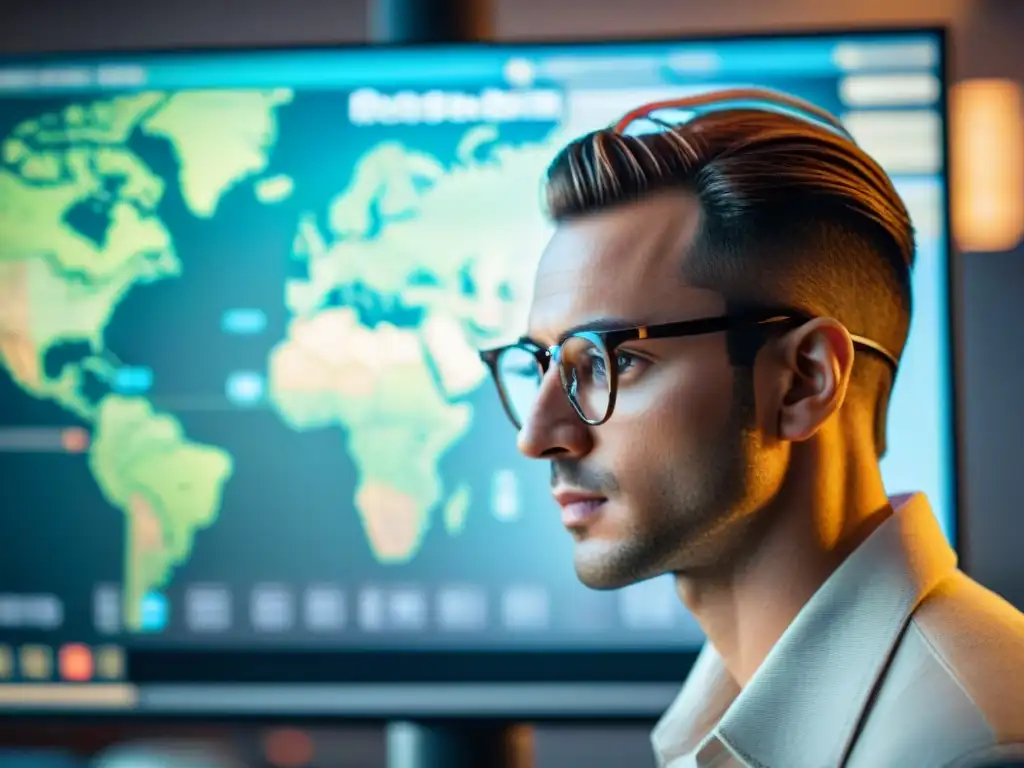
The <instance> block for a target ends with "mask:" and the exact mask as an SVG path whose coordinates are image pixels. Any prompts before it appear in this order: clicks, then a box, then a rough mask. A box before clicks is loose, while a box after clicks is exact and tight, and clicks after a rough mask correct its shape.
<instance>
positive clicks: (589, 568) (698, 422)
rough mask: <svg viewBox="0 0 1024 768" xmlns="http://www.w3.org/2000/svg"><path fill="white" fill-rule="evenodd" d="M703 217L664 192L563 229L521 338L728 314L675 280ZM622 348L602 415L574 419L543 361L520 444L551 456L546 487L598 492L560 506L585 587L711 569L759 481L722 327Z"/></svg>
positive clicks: (737, 531) (544, 340)
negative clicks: (622, 372)
mask: <svg viewBox="0 0 1024 768" xmlns="http://www.w3.org/2000/svg"><path fill="white" fill-rule="evenodd" d="M699 217H700V212H699V207H698V204H697V203H696V201H695V200H694V199H693V198H691V197H690V196H687V195H683V194H681V193H680V194H663V195H659V196H655V197H651V198H650V199H647V200H645V201H643V202H641V203H635V204H631V205H628V206H623V207H619V208H615V209H612V210H609V211H606V212H601V213H599V214H595V215H591V216H587V217H584V218H581V219H578V220H576V221H572V222H569V223H566V224H564V225H562V226H560V227H559V228H558V230H557V231H556V232H555V234H554V236H553V238H552V239H551V241H550V243H549V245H548V247H547V249H546V250H545V252H544V254H543V256H542V258H541V261H540V264H539V267H538V271H537V277H536V283H535V286H534V298H533V304H532V307H531V311H530V319H529V336H530V337H531V338H532V339H534V340H535V341H537V342H538V343H541V344H545V345H550V344H554V343H557V342H558V340H559V336H560V335H561V334H563V333H565V332H566V331H567V330H568V329H570V328H576V327H579V326H582V325H585V324H587V323H591V322H594V321H599V320H602V319H607V318H621V319H622V321H623V323H622V324H623V325H654V324H657V323H666V322H674V321H678V320H687V319H695V318H704V317H714V316H717V315H721V314H723V313H724V312H725V303H724V301H723V299H722V298H721V297H720V296H719V295H717V294H715V293H713V292H710V291H707V290H701V289H696V288H692V287H687V286H686V285H685V284H684V282H683V278H682V270H681V266H680V265H681V263H682V259H684V258H685V257H686V256H685V255H686V253H687V251H688V248H689V246H690V244H691V243H692V241H693V237H694V234H695V232H696V230H697V226H698V223H699ZM618 351H619V353H621V354H623V355H626V356H627V357H624V358H623V357H617V359H618V360H623V361H624V360H629V366H630V373H629V375H628V376H622V377H621V378H620V381H619V387H618V394H617V400H616V403H615V409H614V412H613V414H612V416H611V418H610V419H609V420H608V421H607V422H605V423H604V424H601V425H599V426H596V427H592V426H588V425H587V424H585V423H584V422H582V421H581V420H580V419H579V418H578V417H577V415H576V413H575V411H574V410H573V408H572V406H571V405H570V403H569V401H568V399H567V398H566V396H565V394H564V391H563V390H562V387H561V383H560V382H559V380H558V375H557V373H556V372H554V371H551V372H549V375H548V376H546V377H545V380H544V383H543V385H542V387H541V392H540V395H539V397H538V400H537V402H536V405H535V407H534V409H533V411H532V412H531V413H530V414H528V415H526V417H525V423H524V425H523V428H522V430H521V431H520V434H519V448H520V450H521V451H522V452H523V453H524V454H525V455H526V456H528V457H531V458H538V459H548V460H550V461H551V462H552V485H553V490H555V491H560V490H566V489H568V490H571V491H583V492H586V493H590V494H597V495H599V496H601V497H603V498H604V499H605V501H604V502H603V503H600V504H599V506H596V508H594V507H593V505H592V506H591V508H590V510H589V512H590V513H589V514H586V515H582V516H577V517H576V518H574V517H573V515H572V514H571V510H567V512H566V514H564V515H563V521H565V522H566V524H567V526H568V527H569V529H570V531H571V533H572V535H573V537H574V539H575V541H576V544H577V547H576V554H575V563H576V571H577V574H578V576H579V578H580V580H581V581H582V582H584V583H585V584H587V585H588V586H591V587H594V588H598V589H610V588H616V587H621V586H624V585H626V584H629V583H632V582H635V581H638V580H641V579H645V578H649V577H652V576H655V575H658V574H661V573H665V572H668V571H672V572H698V571H705V570H715V569H716V568H717V567H718V566H719V565H720V560H721V559H722V558H723V557H725V556H727V553H728V552H730V551H731V550H732V549H733V548H734V547H735V546H736V543H735V542H736V541H737V540H738V539H741V538H742V531H743V529H744V528H745V523H746V522H747V521H748V520H749V519H751V518H752V517H753V515H752V514H751V513H752V512H753V510H754V509H755V508H757V506H758V500H757V498H756V497H761V498H762V499H763V497H764V493H765V491H766V482H765V479H766V478H764V477H763V475H764V470H765V467H764V466H761V467H758V465H757V460H758V458H759V456H760V455H761V453H762V452H761V450H760V447H759V446H760V438H759V437H758V431H757V430H756V429H755V428H754V424H755V414H754V403H753V399H754V398H753V391H752V384H751V382H750V374H749V372H744V371H740V370H734V369H733V367H732V366H731V365H730V363H729V358H728V352H727V344H726V338H725V334H721V333H719V334H709V335H705V336H690V337H686V338H680V339H656V340H644V341H638V342H632V343H627V344H624V345H623V346H622V347H621V348H620V349H619V350H618ZM737 377H738V378H737ZM761 458H763V456H762V457H761ZM768 474H769V475H771V474H774V473H771V472H769V473H768ZM759 477H761V481H760V482H754V481H755V479H757V478H759ZM580 517H582V518H583V519H578V518H580Z"/></svg>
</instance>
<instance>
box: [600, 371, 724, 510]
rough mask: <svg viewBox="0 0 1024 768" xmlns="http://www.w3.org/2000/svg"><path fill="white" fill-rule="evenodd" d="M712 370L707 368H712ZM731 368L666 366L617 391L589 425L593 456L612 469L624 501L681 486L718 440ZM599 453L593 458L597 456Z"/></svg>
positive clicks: (648, 501) (652, 500)
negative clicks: (611, 404)
mask: <svg viewBox="0 0 1024 768" xmlns="http://www.w3.org/2000/svg"><path fill="white" fill-rule="evenodd" d="M712 370H713V369H712ZM732 387H733V383H732V373H731V370H730V369H729V368H728V367H724V375H718V376H706V375H703V374H702V375H701V376H696V375H683V372H682V371H679V370H676V371H671V372H669V371H666V372H665V375H659V376H658V377H656V378H655V377H652V378H651V379H650V380H648V381H645V382H644V385H643V386H633V387H630V388H629V389H628V390H627V389H623V390H621V391H620V392H619V396H618V398H617V401H616V405H615V411H614V413H613V414H612V417H611V419H610V420H609V421H608V422H607V423H606V424H604V425H602V426H601V427H598V428H597V429H596V430H595V434H596V437H597V439H598V441H599V444H598V445H597V446H596V448H597V451H596V455H595V459H596V460H597V462H598V463H599V464H600V465H601V466H602V467H603V468H606V469H607V470H608V471H610V472H611V473H613V474H614V476H615V478H616V480H617V481H618V483H619V486H620V489H621V491H622V492H623V494H624V497H626V499H627V503H628V504H630V506H631V507H632V506H634V505H635V506H636V507H638V509H633V510H632V513H633V514H640V512H639V508H644V507H646V506H648V505H658V504H660V502H659V501H658V497H661V496H664V495H665V494H676V493H679V492H683V491H685V490H687V489H686V488H683V487H681V486H689V485H690V484H692V483H693V482H694V481H695V480H696V478H694V477H693V476H692V475H693V473H694V472H701V473H702V472H704V471H705V469H706V463H705V461H704V459H705V457H707V456H709V455H711V454H713V452H714V450H715V446H718V445H719V443H720V442H721V440H722V432H723V429H725V428H726V425H727V424H728V423H729V420H730V416H731V410H732V400H733V398H732ZM598 457H599V458H598Z"/></svg>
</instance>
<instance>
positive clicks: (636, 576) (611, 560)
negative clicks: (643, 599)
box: [574, 541, 656, 590]
mask: <svg viewBox="0 0 1024 768" xmlns="http://www.w3.org/2000/svg"><path fill="white" fill-rule="evenodd" d="M574 565H575V568H576V578H578V579H579V580H580V582H581V583H582V584H583V585H584V586H585V587H589V588H590V589H597V590H610V589H622V588H623V587H628V586H630V585H631V584H636V583H637V582H639V581H644V580H645V579H648V578H650V577H651V576H653V575H656V574H653V573H647V572H646V571H645V569H644V568H642V567H638V566H640V564H639V563H637V562H636V561H635V560H634V559H633V558H631V557H629V555H628V553H627V552H625V551H623V547H622V546H621V545H617V544H615V543H612V542H607V541H584V542H580V543H578V544H577V545H576V555H575V557H574Z"/></svg>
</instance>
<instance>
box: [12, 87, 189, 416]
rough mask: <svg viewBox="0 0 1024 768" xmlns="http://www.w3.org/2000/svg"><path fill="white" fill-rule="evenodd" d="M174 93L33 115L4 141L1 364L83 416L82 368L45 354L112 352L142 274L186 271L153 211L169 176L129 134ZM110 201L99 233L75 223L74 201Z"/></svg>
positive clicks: (28, 387)
mask: <svg viewBox="0 0 1024 768" xmlns="http://www.w3.org/2000/svg"><path fill="white" fill-rule="evenodd" d="M165 100H166V96H165V95H163V94H140V95H136V96H131V97H123V98H117V99H111V100H110V101H106V102H97V103H94V104H91V105H89V106H81V105H72V106H69V107H67V108H65V109H64V110H63V111H61V112H54V113H48V114H44V115H41V116H39V117H36V118H32V119H30V120H25V121H23V122H22V123H20V124H19V125H17V126H15V128H14V129H13V130H12V131H11V133H10V134H9V135H8V136H7V137H5V138H4V140H3V152H2V155H3V164H2V165H0V232H3V236H2V237H0V367H3V368H5V369H6V370H7V371H8V373H10V375H11V377H12V379H13V380H14V382H15V383H16V384H18V385H19V386H20V387H21V388H22V389H24V390H25V391H26V392H27V393H28V394H30V395H32V396H33V397H37V398H40V399H52V400H54V401H56V402H57V403H59V404H60V405H62V406H63V407H65V408H66V409H68V410H70V411H72V412H73V413H75V414H77V415H78V416H80V417H81V418H83V419H87V420H88V419H89V418H90V412H91V409H92V406H91V405H89V404H88V403H87V402H86V400H85V399H84V398H82V397H81V394H80V384H81V377H82V367H81V365H80V364H79V363H72V364H69V365H67V366H65V368H64V369H63V370H62V371H61V372H60V373H58V374H57V375H56V376H55V377H52V378H48V377H47V376H46V375H45V372H44V369H43V359H44V358H45V355H46V352H47V351H48V350H49V349H50V348H51V347H53V346H54V345H56V344H60V343H62V342H85V343H87V344H88V345H89V347H90V348H91V350H92V352H93V354H94V355H96V356H101V355H103V354H104V352H105V350H104V345H103V334H104V330H105V328H106V326H107V323H108V322H109V320H110V318H111V316H112V315H113V312H114V309H115V308H116V306H117V305H118V303H119V302H120V301H121V299H122V298H123V297H124V295H125V294H126V293H127V292H128V291H129V290H130V289H131V288H132V287H133V286H134V285H135V284H136V283H139V282H152V281H155V280H161V279H165V278H168V277H173V276H175V275H177V274H179V272H180V263H179V262H178V259H177V256H176V255H175V253H174V249H173V246H172V243H171V235H170V233H169V232H168V230H167V228H166V226H165V225H164V223H163V222H162V221H161V219H160V218H159V217H158V215H157V213H156V207H157V205H158V203H159V202H160V199H161V198H162V196H163V193H164V186H163V182H161V181H160V180H159V179H158V178H157V177H156V176H154V175H153V174H152V173H151V172H150V171H149V169H148V168H147V167H146V166H145V164H144V163H143V162H142V160H141V159H140V158H138V157H136V156H135V155H134V154H133V153H132V152H131V151H129V150H128V149H127V148H126V146H125V145H124V142H125V141H126V140H127V139H128V137H129V136H130V135H131V132H132V131H133V130H134V128H135V126H136V125H137V124H138V122H139V121H140V120H142V119H144V118H145V116H146V115H147V114H148V113H149V112H150V111H152V110H153V109H156V108H158V107H159V106H160V104H162V103H163V102H164V101H165ZM82 204H88V205H92V206H96V207H99V208H101V209H103V210H105V212H106V213H105V216H106V228H105V232H104V234H103V237H102V239H96V238H95V237H89V236H87V235H86V234H85V233H83V232H81V231H79V230H78V229H77V228H76V227H75V226H74V225H73V221H72V220H73V217H72V216H71V215H70V214H71V212H72V211H73V210H74V208H75V207H76V206H79V205H82Z"/></svg>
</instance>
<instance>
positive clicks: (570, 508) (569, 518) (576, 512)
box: [554, 490, 608, 528]
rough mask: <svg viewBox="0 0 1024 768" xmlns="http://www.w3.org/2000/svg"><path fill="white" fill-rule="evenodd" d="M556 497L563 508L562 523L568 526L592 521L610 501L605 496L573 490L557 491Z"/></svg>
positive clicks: (577, 526) (575, 526) (578, 526)
mask: <svg viewBox="0 0 1024 768" xmlns="http://www.w3.org/2000/svg"><path fill="white" fill-rule="evenodd" d="M554 497H555V501H556V502H557V503H558V505H559V506H560V507H561V508H562V525H564V526H565V527H566V528H580V527H582V526H585V525H587V524H588V523H590V522H592V521H593V520H594V519H596V518H597V517H598V516H599V515H600V514H601V508H602V507H603V506H604V504H605V502H606V501H608V499H607V498H605V497H604V496H598V495H596V494H592V493H582V492H579V491H571V490H559V491H556V492H555V493H554Z"/></svg>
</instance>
